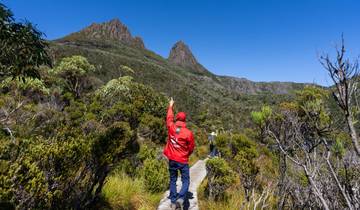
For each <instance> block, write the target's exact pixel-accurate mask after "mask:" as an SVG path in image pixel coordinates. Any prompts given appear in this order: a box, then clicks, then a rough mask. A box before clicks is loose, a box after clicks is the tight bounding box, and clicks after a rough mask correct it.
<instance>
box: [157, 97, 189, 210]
mask: <svg viewBox="0 0 360 210" xmlns="http://www.w3.org/2000/svg"><path fill="white" fill-rule="evenodd" d="M174 103H175V102H174V100H173V99H172V98H171V99H170V102H169V108H168V111H167V116H166V127H167V129H168V139H167V142H166V146H165V149H164V155H165V156H166V157H167V158H168V159H169V172H170V195H169V199H170V200H171V209H176V208H177V207H181V208H183V205H184V200H185V196H186V194H187V192H188V190H189V185H190V174H189V164H188V161H189V156H190V155H191V153H192V152H193V150H194V147H195V141H194V136H193V133H192V132H191V131H190V130H189V129H187V128H186V123H185V122H186V114H185V113H184V112H179V113H177V115H176V122H175V123H174V113H173V106H174ZM178 171H180V173H181V182H182V187H181V190H180V192H179V193H177V191H176V181H177V177H178Z"/></svg>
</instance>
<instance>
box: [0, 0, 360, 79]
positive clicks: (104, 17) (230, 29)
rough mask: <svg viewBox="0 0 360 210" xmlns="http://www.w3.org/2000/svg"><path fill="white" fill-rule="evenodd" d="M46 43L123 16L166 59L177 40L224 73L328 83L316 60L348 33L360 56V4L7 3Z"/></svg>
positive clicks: (308, 0)
mask: <svg viewBox="0 0 360 210" xmlns="http://www.w3.org/2000/svg"><path fill="white" fill-rule="evenodd" d="M0 2H2V3H4V4H5V5H6V6H8V7H9V8H10V9H11V10H12V11H13V12H14V13H15V17H16V18H17V19H19V20H21V19H27V20H29V21H31V22H33V23H35V24H36V25H37V27H38V28H39V29H40V30H41V31H43V32H45V34H46V35H47V38H48V39H56V38H60V37H62V36H64V35H66V34H69V33H71V32H75V31H78V30H80V29H81V28H83V27H85V26H88V25H90V24H91V23H92V22H104V21H108V20H110V19H112V18H115V17H116V18H119V19H120V20H121V21H122V22H123V23H124V24H125V25H127V26H128V27H129V29H130V31H131V33H132V34H133V35H136V36H141V37H142V38H143V39H144V42H145V45H146V47H147V48H148V49H151V50H152V51H154V52H156V53H158V54H160V55H162V56H163V57H167V56H168V54H169V50H170V48H171V46H172V45H173V44H174V43H175V42H176V41H178V40H183V41H184V42H185V43H187V44H188V45H189V46H190V48H191V50H192V52H193V53H194V55H195V56H196V57H197V59H198V61H199V62H200V63H201V64H203V65H204V66H205V67H206V68H208V69H209V70H210V71H212V72H214V73H216V74H219V75H230V76H237V77H245V78H248V79H250V80H254V81H295V82H316V83H318V84H322V85H330V84H331V81H330V80H329V79H328V76H327V73H326V72H325V71H324V70H323V68H322V67H321V65H320V64H319V62H318V55H319V54H321V53H323V52H328V51H330V52H332V51H333V48H334V47H335V45H336V43H338V42H339V41H340V37H341V33H344V37H345V39H346V45H347V47H348V53H349V57H350V58H356V57H357V56H358V55H359V54H360V24H359V23H360V1H358V0H238V1H230V0H218V1H215V0H178V1H175V0H172V1H171V0H148V1H145V0H143V1H140V0H123V1H120V0H117V1H116V0H102V1H96V0H86V1H85V0H82V1H80V0H78V1H76V0H72V1H70V0H36V1H35V0H34V1H27V0H5V1H0Z"/></svg>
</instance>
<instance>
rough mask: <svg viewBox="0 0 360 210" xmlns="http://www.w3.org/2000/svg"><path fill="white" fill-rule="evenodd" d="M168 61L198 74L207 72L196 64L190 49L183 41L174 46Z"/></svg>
mask: <svg viewBox="0 0 360 210" xmlns="http://www.w3.org/2000/svg"><path fill="white" fill-rule="evenodd" d="M168 60H169V61H170V62H171V63H173V64H176V65H179V66H182V67H185V68H190V69H192V70H194V71H196V72H198V73H203V72H207V70H206V69H205V68H204V67H203V66H202V65H201V64H199V63H198V61H197V60H196V58H195V56H194V55H193V54H192V52H191V50H190V48H189V47H188V46H187V45H186V44H185V43H184V42H183V41H178V42H176V43H175V44H174V46H173V47H172V48H171V51H170V55H169V58H168Z"/></svg>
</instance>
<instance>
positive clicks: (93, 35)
mask: <svg viewBox="0 0 360 210" xmlns="http://www.w3.org/2000/svg"><path fill="white" fill-rule="evenodd" d="M63 39H64V40H69V39H70V40H73V39H86V40H111V41H119V42H121V43H123V44H126V45H129V46H132V47H137V48H140V49H144V48H145V45H144V42H143V40H142V39H141V38H140V37H133V36H132V35H131V33H130V31H129V29H128V28H127V27H126V26H125V25H124V24H123V23H121V22H120V20H119V19H117V18H116V19H112V20H110V21H108V22H104V23H92V24H91V25H90V26H88V27H86V28H84V29H82V30H81V31H79V32H75V33H73V34H70V35H69V36H67V37H65V38H63Z"/></svg>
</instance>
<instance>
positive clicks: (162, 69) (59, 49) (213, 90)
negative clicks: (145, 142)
mask: <svg viewBox="0 0 360 210" xmlns="http://www.w3.org/2000/svg"><path fill="white" fill-rule="evenodd" d="M113 22H114V21H110V22H107V23H103V24H99V25H104V26H107V27H110V26H112V25H111V24H113ZM115 22H116V20H115ZM117 24H121V23H117ZM109 25H110V26H109ZM91 27H92V26H89V27H88V28H85V29H83V30H82V31H80V32H77V33H73V34H71V35H69V36H67V37H64V38H62V39H58V40H55V41H52V42H51V43H50V47H51V53H52V55H53V57H54V60H55V61H58V60H60V59H61V58H63V57H68V56H71V55H82V56H84V57H86V58H87V59H88V60H89V62H90V63H92V64H93V65H95V67H96V71H95V72H93V76H94V77H96V85H101V84H104V83H106V82H107V81H109V80H111V79H114V78H118V77H119V76H124V75H129V76H132V77H134V79H135V81H137V82H140V83H143V84H146V85H149V86H151V87H153V88H154V89H155V90H157V91H159V92H162V93H164V94H166V95H168V96H173V97H174V98H175V100H176V101H177V102H178V104H179V105H178V107H177V108H179V109H183V110H185V111H186V112H188V113H189V114H190V119H192V120H193V121H194V122H196V123H198V124H199V123H200V124H201V123H203V124H207V126H211V125H213V126H215V127H217V128H218V127H219V126H220V127H223V128H224V129H226V130H229V129H236V130H238V129H240V128H243V127H244V126H245V125H246V124H247V123H248V119H247V118H248V115H246V114H244V113H249V111H252V110H255V109H259V108H260V107H261V105H262V104H264V103H267V104H276V103H278V102H280V101H282V100H283V99H285V98H288V97H291V96H290V95H291V94H292V93H293V92H294V90H299V89H301V88H303V87H304V85H305V84H298V83H291V82H252V81H249V80H246V79H239V78H234V77H227V76H218V75H215V74H213V73H211V72H210V71H208V70H206V69H205V68H204V67H203V66H201V64H199V63H197V61H196V59H195V58H194V57H193V55H192V54H191V52H190V50H189V49H188V47H187V46H186V45H184V46H183V47H182V49H183V48H185V52H180V53H182V54H185V57H186V56H189V57H190V59H192V60H191V62H192V63H189V64H188V65H187V63H184V65H182V63H181V59H180V61H178V62H176V63H175V62H171V60H169V59H165V58H163V57H161V56H159V55H157V54H156V53H154V52H152V51H150V50H147V49H146V48H141V47H137V46H134V45H133V44H132V43H127V42H125V41H119V40H114V39H112V38H111V36H110V35H109V34H107V32H104V31H101V30H106V29H107V28H105V29H101V28H98V27H97V28H95V29H91ZM112 27H115V29H116V28H118V27H119V26H118V25H114V26H112ZM89 28H90V29H89ZM93 30H95V32H92V31H93ZM98 30H100V32H101V33H100V32H99V31H98ZM119 30H120V29H119ZM89 31H90V32H89ZM93 33H100V34H104V36H105V37H104V36H102V37H101V38H99V37H93V36H92V34H93ZM130 36H131V35H130ZM180 50H181V49H180ZM187 51H188V52H187ZM189 53H190V55H187V54H189ZM176 54H177V52H172V57H175V58H176V56H177V55H176ZM186 59H187V58H185V61H184V62H186ZM179 62H180V63H179ZM223 110H226V113H224V112H223ZM204 121H206V122H204ZM222 122H224V123H222ZM227 122H231V123H227ZM222 124H224V125H222Z"/></svg>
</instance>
